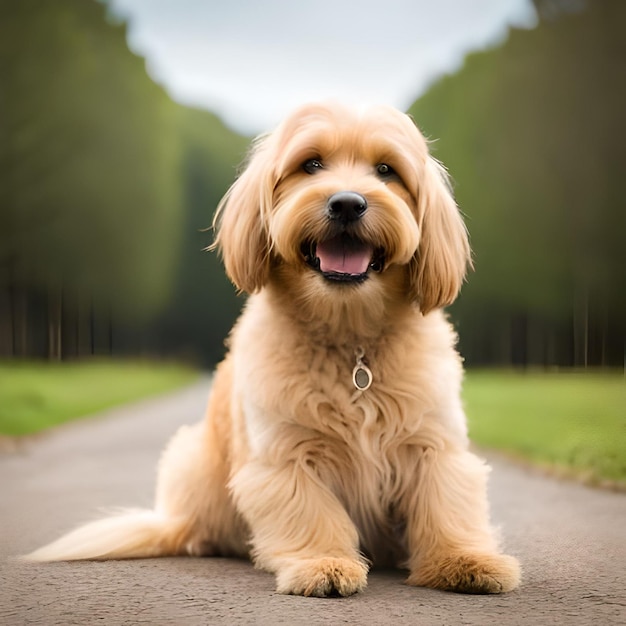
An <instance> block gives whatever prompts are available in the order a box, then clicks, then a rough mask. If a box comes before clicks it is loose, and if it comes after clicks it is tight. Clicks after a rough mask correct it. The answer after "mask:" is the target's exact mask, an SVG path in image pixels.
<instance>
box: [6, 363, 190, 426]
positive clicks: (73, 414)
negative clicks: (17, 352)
mask: <svg viewBox="0 0 626 626" xmlns="http://www.w3.org/2000/svg"><path fill="white" fill-rule="evenodd" d="M197 375H198V374H197V372H195V371H194V370H193V369H191V368H187V367H184V366H181V365H176V364H168V363H152V362H135V361H133V362H126V361H85V362H76V363H35V362H22V361H1V362H0V433H1V434H4V435H26V434H31V433H34V432H37V431H40V430H43V429H45V428H49V427H51V426H54V425H56V424H60V423H62V422H66V421H69V420H72V419H76V418H78V417H82V416H85V415H90V414H92V413H96V412H98V411H100V410H102V409H106V408H108V407H111V406H115V405H119V404H124V403H125V402H130V401H132V400H137V399H139V398H142V397H147V396H151V395H156V394H158V393H162V392H165V391H169V390H171V389H175V388H176V387H180V386H182V385H184V384H186V383H189V382H191V381H193V380H194V378H196V377H197Z"/></svg>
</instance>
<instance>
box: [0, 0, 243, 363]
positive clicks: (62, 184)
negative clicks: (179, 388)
mask: <svg viewBox="0 0 626 626" xmlns="http://www.w3.org/2000/svg"><path fill="white" fill-rule="evenodd" d="M0 81H1V82H0V194H1V195H0V356H5V357H6V356H29V357H47V358H52V359H59V358H71V357H76V356H82V355H91V354H110V353H114V354H133V355H137V354H140V355H164V354H165V355H176V356H185V357H188V358H191V359H196V360H200V361H201V362H203V363H210V362H214V361H216V360H218V359H219V358H220V357H221V355H222V353H223V349H222V341H223V337H224V335H225V334H226V332H227V330H228V328H229V327H230V325H231V323H232V320H233V317H234V316H235V315H236V314H237V311H238V309H239V307H240V304H241V303H240V302H238V301H237V299H236V298H235V296H234V293H233V290H232V289H231V288H230V286H229V283H228V282H227V280H226V279H225V278H224V275H223V270H222V268H221V266H220V263H219V261H218V259H217V258H216V255H210V254H207V253H206V252H204V251H203V248H204V247H206V246H207V245H208V244H209V243H210V242H211V235H210V233H207V232H202V229H206V228H207V226H209V225H210V223H211V217H212V212H213V209H214V207H215V206H216V205H217V202H218V200H219V198H220V197H221V195H222V194H223V193H224V191H225V190H226V188H227V187H228V185H229V184H230V182H231V181H232V179H233V178H234V176H235V166H236V164H237V163H238V162H239V161H241V159H242V157H243V155H244V153H245V151H246V147H247V144H248V139H247V138H244V137H240V136H239V135H237V134H235V133H233V132H231V131H229V130H228V129H226V128H225V127H224V126H223V124H222V123H221V122H220V121H219V120H218V119H217V118H216V117H215V116H213V115H211V114H210V113H207V112H202V111H197V110H193V109H189V108H185V107H182V106H180V105H177V104H175V103H174V102H172V101H171V100H170V98H169V97H168V95H167V94H166V93H165V91H164V90H163V89H162V88H161V87H160V86H158V85H156V84H154V82H153V81H152V80H151V79H150V78H149V77H148V75H147V73H146V69H145V63H144V60H143V59H142V58H139V57H137V56H135V55H134V54H132V53H131V52H130V51H129V49H128V46H127V43H126V26H125V25H124V24H123V23H119V22H116V21H115V19H114V18H113V17H112V16H111V15H110V14H109V13H108V10H107V7H106V5H104V4H101V3H98V2H94V1H90V0H55V1H50V0H20V1H19V2H11V1H5V0H3V1H2V2H0Z"/></svg>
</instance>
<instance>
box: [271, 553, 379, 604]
mask: <svg viewBox="0 0 626 626" xmlns="http://www.w3.org/2000/svg"><path fill="white" fill-rule="evenodd" d="M276 584H277V591H278V592H280V593H288V594H294V595H299V596H315V597H318V598H326V597H328V596H350V595H352V594H353V593H357V592H358V591H362V590H363V589H365V587H366V585H367V566H366V565H365V563H362V562H361V561H355V560H351V559H342V558H333V557H323V558H319V559H302V560H295V559H294V560H293V561H290V562H289V563H286V564H284V565H283V566H282V567H281V568H280V570H279V571H278V572H277V574H276Z"/></svg>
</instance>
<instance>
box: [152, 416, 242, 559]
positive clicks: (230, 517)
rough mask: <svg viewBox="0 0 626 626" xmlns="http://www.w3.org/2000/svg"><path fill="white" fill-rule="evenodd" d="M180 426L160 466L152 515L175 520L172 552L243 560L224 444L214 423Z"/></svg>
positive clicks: (212, 420)
mask: <svg viewBox="0 0 626 626" xmlns="http://www.w3.org/2000/svg"><path fill="white" fill-rule="evenodd" d="M211 417H212V416H211V415H209V419H208V420H207V421H206V422H202V423H200V424H195V425H194V426H188V427H185V426H184V427H182V428H181V429H180V430H179V431H178V432H177V433H176V435H175V436H174V438H173V439H172V441H171V442H170V444H169V445H168V447H167V448H166V450H165V451H164V453H163V456H162V458H161V461H160V464H159V479H158V482H157V494H156V506H155V508H156V512H157V513H158V514H161V515H163V516H165V517H166V518H168V519H172V520H180V523H181V529H182V532H181V534H180V535H179V537H178V539H177V545H176V553H183V554H191V555H196V556H200V555H203V556H247V554H248V545H247V530H246V527H245V524H244V522H243V520H242V518H241V516H240V515H239V514H238V513H237V511H236V510H235V506H234V503H233V501H232V498H231V495H230V492H229V489H228V487H227V483H228V480H229V472H230V464H229V463H228V462H227V456H228V451H227V449H226V444H227V440H224V439H223V438H222V437H221V436H220V434H219V433H217V432H215V429H216V427H218V424H217V423H216V420H214V419H211Z"/></svg>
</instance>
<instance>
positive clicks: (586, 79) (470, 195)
mask: <svg viewBox="0 0 626 626" xmlns="http://www.w3.org/2000/svg"><path fill="white" fill-rule="evenodd" d="M546 11H547V9H546ZM544 12H545V11H544ZM625 24H626V5H624V3H617V2H610V1H608V0H599V1H598V2H593V3H589V4H588V6H587V8H586V10H585V11H583V12H577V13H573V14H563V15H558V16H557V18H556V19H554V20H552V21H543V22H541V23H540V24H539V26H538V27H537V28H535V29H533V30H530V31H512V32H511V33H510V36H509V38H508V40H507V41H506V43H505V44H504V45H502V46H501V47H499V48H497V49H493V50H488V51H485V52H480V53H476V54H472V55H470V56H469V57H468V58H467V59H466V62H465V65H464V67H463V68H462V70H460V71H459V72H458V73H457V74H455V75H454V76H448V77H446V78H444V79H442V80H441V81H439V82H438V83H437V84H436V85H434V86H433V87H432V88H431V89H430V90H429V91H428V93H426V94H425V95H424V97H422V98H421V99H420V100H418V101H417V102H416V103H415V104H414V105H413V106H412V107H411V109H410V113H411V114H412V115H413V116H414V118H415V119H416V120H417V122H418V124H419V125H420V126H421V127H422V128H423V129H424V130H425V132H426V134H427V135H430V136H431V137H433V138H439V139H440V140H439V141H437V142H436V143H434V144H433V150H434V153H435V155H436V156H437V158H439V159H441V160H442V161H443V162H444V163H445V164H446V165H447V166H448V168H449V170H450V172H451V174H452V177H453V179H454V181H455V192H456V196H457V200H458V202H459V204H460V206H461V208H462V210H463V211H464V213H465V214H466V215H467V222H468V226H469V230H470V233H471V239H472V246H473V249H474V255H475V265H476V273H475V274H473V275H472V276H471V277H470V281H469V284H468V285H467V286H466V287H465V288H464V290H463V294H462V297H461V299H460V300H459V303H458V305H457V307H456V309H455V310H454V311H455V316H456V317H457V318H458V319H460V320H461V323H462V324H464V325H465V326H466V328H469V329H470V333H472V334H473V335H474V342H473V343H472V341H471V340H470V341H468V342H467V343H466V344H465V345H466V348H467V351H466V352H467V353H468V356H469V357H470V360H471V359H477V358H480V352H481V350H484V348H485V346H484V345H482V344H481V342H480V341H477V340H476V338H477V337H479V336H480V335H481V333H483V334H484V333H494V332H495V333H498V332H500V331H501V332H502V334H506V333H508V332H510V326H511V324H512V323H514V322H515V318H518V319H519V318H520V317H523V318H524V320H525V322H526V326H527V328H526V334H527V335H528V337H529V339H528V341H527V343H529V344H532V343H533V341H534V343H535V346H534V347H535V348H538V351H539V352H541V354H540V355H539V357H538V358H537V359H536V361H535V362H537V363H544V362H548V363H549V362H552V363H555V362H557V363H559V362H563V363H567V362H568V359H570V355H569V351H570V347H569V346H566V347H564V346H563V345H562V344H563V342H562V341H561V338H560V337H559V336H558V333H559V332H567V330H568V329H571V328H575V330H576V332H577V336H575V337H573V339H572V340H573V341H574V342H576V341H578V343H579V344H580V346H582V347H580V348H579V346H574V347H573V348H571V351H574V352H576V351H578V352H583V351H584V355H582V356H581V357H580V358H578V359H577V360H578V361H580V362H581V363H582V362H583V360H584V363H587V360H588V359H593V358H595V360H596V362H598V363H613V364H615V365H617V364H619V363H620V362H621V361H622V359H623V345H624V344H623V339H624V335H625V332H626V327H625V326H624V319H626V298H625V295H624V294H625V293H626V290H625V289H624V267H626V247H625V246H624V245H623V238H624V233H626V211H624V208H623V207H624V203H623V200H622V196H623V193H622V190H621V174H620V173H619V172H620V170H621V169H623V167H624V163H625V161H626V158H625V154H624V151H623V147H622V145H623V142H622V139H621V137H622V136H623V135H624V131H625V130H626V122H625V119H626V118H625V117H624V115H623V111H624V110H626V99H625V95H624V94H625V92H624V90H619V89H616V82H615V81H616V80H617V77H618V76H620V75H622V74H623V68H624V66H625V63H626V43H625V42H626V40H625V39H624V37H623V29H624V25H625ZM530 322H534V329H535V331H534V339H533V326H532V324H531V323H530ZM546 326H548V327H550V332H548V333H541V332H538V331H536V328H537V327H539V328H541V327H543V328H545V327H546ZM569 334H570V335H571V331H570V332H569ZM462 335H463V334H462ZM572 340H570V342H571V341H572ZM593 341H595V342H596V346H595V355H594V354H593V349H594V346H593V345H591V343H593ZM590 342H591V343H590ZM548 343H552V348H550V349H548V348H547V347H546V345H547V344H548ZM537 344H539V345H538V346H537ZM542 344H543V345H542ZM583 344H584V346H583ZM534 347H533V346H532V345H527V346H525V350H526V352H532V351H533V348H534ZM550 351H551V354H548V353H547V352H550ZM498 356H503V359H502V360H504V361H506V360H507V359H506V355H498ZM509 356H510V355H509ZM529 356H532V355H527V358H528V357H529ZM575 356H577V355H575Z"/></svg>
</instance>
